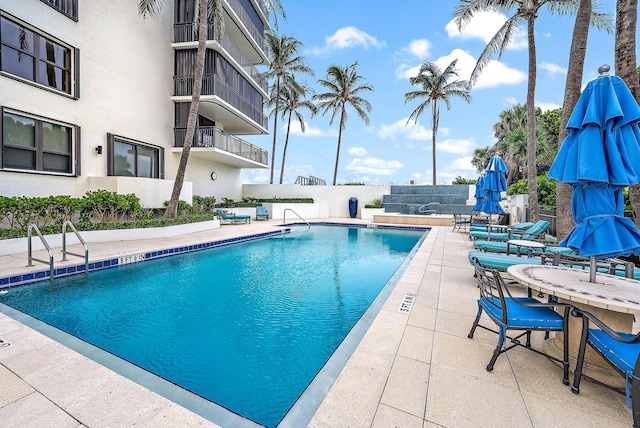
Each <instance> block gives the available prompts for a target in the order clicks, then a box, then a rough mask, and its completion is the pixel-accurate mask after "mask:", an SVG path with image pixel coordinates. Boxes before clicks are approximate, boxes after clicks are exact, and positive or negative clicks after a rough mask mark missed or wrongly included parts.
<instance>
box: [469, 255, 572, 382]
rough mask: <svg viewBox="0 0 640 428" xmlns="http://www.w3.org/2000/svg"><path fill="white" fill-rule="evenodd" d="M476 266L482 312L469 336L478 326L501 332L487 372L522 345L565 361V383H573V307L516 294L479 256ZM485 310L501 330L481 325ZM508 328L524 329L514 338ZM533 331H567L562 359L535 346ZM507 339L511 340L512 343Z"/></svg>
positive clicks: (470, 336) (551, 357)
mask: <svg viewBox="0 0 640 428" xmlns="http://www.w3.org/2000/svg"><path fill="white" fill-rule="evenodd" d="M474 265H475V270H476V276H477V278H478V288H479V289H480V298H479V299H478V315H477V316H476V319H475V321H474V322H473V325H472V327H471V331H470V332H469V335H468V337H469V338H473V334H474V333H475V331H476V328H477V327H480V328H483V329H485V330H488V331H492V332H494V333H496V334H497V335H498V344H497V345H496V348H495V350H494V351H493V356H492V357H491V360H490V361H489V364H487V371H492V370H493V366H494V364H495V362H496V360H497V359H498V357H499V356H500V354H502V353H505V352H507V351H508V350H510V349H512V348H515V347H516V346H522V347H524V348H525V349H529V350H531V351H533V352H535V353H537V354H540V355H544V356H546V357H548V358H550V359H552V360H554V361H557V362H558V363H560V364H562V371H563V375H562V383H564V384H565V385H569V340H568V333H569V328H568V322H567V321H568V318H569V309H570V308H571V306H570V305H567V304H563V303H557V302H553V303H543V302H540V301H538V300H536V299H534V298H532V297H514V296H513V295H512V293H511V290H510V288H509V287H507V286H506V285H505V283H504V280H503V279H502V276H500V272H498V271H497V270H495V269H487V268H485V267H484V266H482V265H481V264H480V262H479V261H478V259H474ZM555 309H557V310H558V312H556V310H555ZM483 311H484V312H486V314H487V316H489V318H490V319H491V321H493V322H494V323H495V324H496V327H497V330H494V329H492V328H490V327H487V326H484V325H482V324H480V317H481V316H482V312H483ZM560 312H562V313H560ZM508 330H520V331H523V332H522V333H521V334H519V335H517V336H515V337H510V336H508V335H507V331H508ZM532 331H544V332H550V331H555V332H559V331H561V332H563V333H564V335H565V340H564V349H563V356H562V359H559V358H556V357H554V356H551V355H549V354H545V353H544V352H542V351H539V350H537V349H534V348H532V347H531V332H532ZM523 337H524V338H525V342H524V344H523V343H522V342H521V339H522V338H523ZM507 339H509V341H508V342H507ZM509 342H510V343H509Z"/></svg>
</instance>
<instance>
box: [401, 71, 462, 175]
mask: <svg viewBox="0 0 640 428" xmlns="http://www.w3.org/2000/svg"><path fill="white" fill-rule="evenodd" d="M457 63H458V60H457V59H455V60H453V61H451V64H449V65H448V66H447V68H445V69H444V70H440V67H438V65H437V64H436V63H435V62H425V63H423V64H422V65H421V66H420V71H419V72H418V75H417V76H415V77H411V78H409V83H411V84H412V85H414V86H420V87H421V88H422V89H421V90H419V91H412V92H407V93H406V94H404V103H405V104H406V103H407V101H411V100H414V99H416V98H425V100H424V101H423V102H421V103H420V105H418V107H416V109H415V110H414V111H413V112H411V115H410V116H409V118H408V119H407V123H409V121H411V119H412V118H413V119H414V120H415V123H418V117H420V115H421V114H422V112H423V111H424V109H425V108H427V107H428V106H431V125H432V133H431V141H432V142H431V149H432V151H433V185H434V186H435V184H436V138H437V135H438V122H439V121H440V102H444V103H445V105H446V106H447V110H451V101H450V99H451V98H452V97H460V98H462V99H464V100H465V101H466V102H470V101H471V95H470V94H469V82H467V81H466V80H453V81H451V80H452V79H454V78H455V77H457V76H458V70H456V64H457Z"/></svg>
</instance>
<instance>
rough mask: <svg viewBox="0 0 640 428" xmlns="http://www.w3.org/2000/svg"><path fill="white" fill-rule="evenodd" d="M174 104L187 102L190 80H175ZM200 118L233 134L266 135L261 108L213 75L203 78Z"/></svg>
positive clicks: (185, 77) (189, 98)
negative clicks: (222, 124)
mask: <svg viewBox="0 0 640 428" xmlns="http://www.w3.org/2000/svg"><path fill="white" fill-rule="evenodd" d="M173 79H174V97H173V100H174V101H181V102H190V101H191V94H192V92H193V82H194V77H193V76H174V78H173ZM200 114H201V115H203V116H206V117H208V118H210V119H212V120H214V121H216V122H220V123H224V129H225V130H226V131H227V132H229V133H232V134H267V133H268V131H267V126H268V118H267V116H266V115H264V114H263V113H262V104H259V105H254V104H253V103H251V102H249V101H247V100H246V99H245V98H243V97H242V96H241V95H240V94H239V93H238V92H236V91H235V90H234V89H233V88H231V87H230V86H229V85H227V84H226V83H225V82H223V81H222V80H220V78H218V77H217V76H215V75H210V74H209V75H205V76H204V77H203V78H202V90H201V91H200Z"/></svg>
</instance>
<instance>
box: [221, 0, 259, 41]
mask: <svg viewBox="0 0 640 428" xmlns="http://www.w3.org/2000/svg"><path fill="white" fill-rule="evenodd" d="M227 3H229V6H231V9H233V11H234V12H235V13H236V15H238V17H239V18H240V21H242V23H243V24H244V26H245V27H246V28H247V30H249V34H251V37H253V40H255V42H256V43H257V44H258V46H259V47H260V49H262V51H263V52H266V51H265V43H264V34H263V32H262V31H260V30H258V29H257V28H256V26H255V25H254V23H253V22H252V21H251V18H250V17H249V15H248V14H247V11H246V10H244V8H243V7H242V5H241V4H240V2H239V1H238V0H227Z"/></svg>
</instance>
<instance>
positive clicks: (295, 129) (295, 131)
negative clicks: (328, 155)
mask: <svg viewBox="0 0 640 428" xmlns="http://www.w3.org/2000/svg"><path fill="white" fill-rule="evenodd" d="M280 129H281V130H282V131H284V132H286V131H287V125H286V124H285V125H283V126H282V127H281V128H280ZM289 134H290V135H297V136H300V137H337V136H338V130H336V129H326V130H324V129H320V128H314V127H313V126H309V124H305V127H304V133H303V132H302V128H300V122H299V121H297V120H292V121H291V128H290V130H289Z"/></svg>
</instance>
